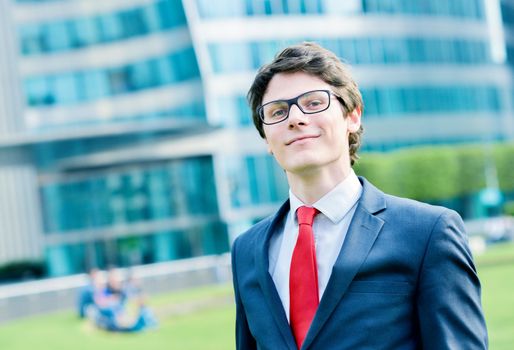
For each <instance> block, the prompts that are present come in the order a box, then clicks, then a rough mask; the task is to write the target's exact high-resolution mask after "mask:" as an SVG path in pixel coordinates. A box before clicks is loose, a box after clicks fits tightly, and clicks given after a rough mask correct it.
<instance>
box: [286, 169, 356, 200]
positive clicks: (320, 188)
mask: <svg viewBox="0 0 514 350" xmlns="http://www.w3.org/2000/svg"><path fill="white" fill-rule="evenodd" d="M350 172H351V168H350V167H348V168H342V169H341V170H340V171H336V172H334V171H331V172H327V171H325V172H323V171H315V172H312V173H302V174H294V173H289V172H287V173H286V174H287V180H288V182H289V187H290V188H291V191H292V192H293V193H294V195H295V196H296V197H298V199H300V200H301V201H302V202H303V203H304V204H307V205H312V204H314V203H315V202H316V201H318V200H319V199H320V198H321V197H323V196H324V195H325V194H327V193H328V192H330V191H331V190H332V189H334V188H335V187H336V186H337V185H339V184H340V183H341V182H342V181H343V180H344V179H346V178H347V177H348V175H349V174H350Z"/></svg>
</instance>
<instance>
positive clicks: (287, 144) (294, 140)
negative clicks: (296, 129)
mask: <svg viewBox="0 0 514 350" xmlns="http://www.w3.org/2000/svg"><path fill="white" fill-rule="evenodd" d="M318 137H319V135H302V136H298V137H295V138H293V139H292V140H289V141H288V142H286V146H289V145H291V144H293V143H295V142H297V141H302V140H306V139H315V138H318Z"/></svg>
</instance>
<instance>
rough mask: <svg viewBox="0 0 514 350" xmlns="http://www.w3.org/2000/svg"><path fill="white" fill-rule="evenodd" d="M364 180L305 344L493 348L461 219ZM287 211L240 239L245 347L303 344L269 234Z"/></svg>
mask: <svg viewBox="0 0 514 350" xmlns="http://www.w3.org/2000/svg"><path fill="white" fill-rule="evenodd" d="M360 181H361V182H362V184H363V193H362V196H361V198H360V200H359V203H358V205H357V208H356V211H355V214H354V217H353V219H352V222H351V224H350V227H349V229H348V233H347V236H346V239H345V241H344V244H343V246H342V248H341V251H340V253H339V256H338V258H337V261H336V263H335V265H334V267H333V270H332V274H331V276H330V279H329V282H328V285H327V288H326V290H325V293H324V294H323V296H322V298H321V301H320V304H319V308H318V310H317V312H316V315H315V316H314V320H313V322H312V324H311V327H310V329H309V331H308V333H307V336H306V338H305V341H304V344H303V346H302V349H324V350H325V349H330V350H331V349H352V350H355V349H373V350H376V349H395V350H400V349H405V350H406V349H429V350H442V349H452V350H456V349H466V350H472V349H486V348H487V331H486V326H485V321H484V317H483V314H482V307H481V302H480V283H479V280H478V278H477V274H476V271H475V267H474V264H473V260H472V256H471V253H470V251H469V248H468V244H467V237H466V234H465V232H464V227H463V223H462V220H461V218H460V216H459V215H458V214H457V213H455V212H454V211H451V210H449V209H446V208H442V207H435V206H430V205H427V204H423V203H419V202H416V201H412V200H408V199H403V198H398V197H394V196H390V195H386V194H384V193H383V192H381V191H379V190H378V189H377V188H375V187H374V186H373V185H371V184H370V183H369V182H367V181H366V180H365V179H363V178H360ZM288 211H289V202H286V203H285V204H284V205H283V206H282V207H281V208H280V209H279V210H278V212H277V213H276V214H275V215H273V216H271V217H269V218H267V219H264V220H263V221H261V222H259V223H257V224H256V225H254V226H253V227H252V228H250V229H249V230H248V231H247V232H245V233H244V234H242V235H241V236H239V237H238V238H237V239H236V241H235V242H234V245H233V248H232V271H233V279H234V290H235V298H236V309H237V315H236V319H237V320H236V344H237V349H245V350H249V349H270V350H278V349H296V345H295V341H294V337H293V334H292V332H291V329H290V327H289V324H288V321H287V318H286V314H285V312H284V308H283V307H282V303H281V301H280V297H279V295H278V293H277V290H276V289H275V285H274V283H273V280H272V278H271V276H270V274H269V273H268V247H269V241H270V237H271V235H273V234H274V233H276V232H277V229H276V228H277V226H279V225H280V223H281V222H282V221H283V220H284V218H285V216H286V215H287V213H288Z"/></svg>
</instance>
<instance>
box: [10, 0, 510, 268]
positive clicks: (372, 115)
mask: <svg viewBox="0 0 514 350" xmlns="http://www.w3.org/2000/svg"><path fill="white" fill-rule="evenodd" d="M61 1H62V0H61ZM191 1H194V2H195V5H196V6H191V7H189V6H188V7H186V10H188V11H191V9H194V10H197V11H198V13H194V14H191V13H187V11H185V9H184V8H183V7H182V6H183V1H179V0H154V1H146V0H145V1H143V0H142V1H134V2H130V3H127V4H124V3H123V2H118V3H117V5H116V6H114V7H113V8H114V9H113V10H110V11H108V10H106V7H102V6H99V5H94V3H96V2H88V6H91V8H93V10H88V12H87V13H88V14H87V15H81V16H77V12H76V11H75V12H73V11H71V13H72V15H66V11H64V13H57V14H56V15H55V18H53V19H52V17H51V16H49V15H48V14H47V15H45V16H42V17H41V18H42V19H40V17H38V16H36V15H34V16H32V15H30V14H29V15H26V16H18V17H19V18H22V17H23V19H22V20H20V23H18V25H17V28H14V30H13V32H15V33H16V34H17V36H18V42H19V44H18V48H19V58H20V60H21V61H22V63H23V64H22V66H23V67H22V68H23V69H20V71H21V72H22V73H21V81H22V82H23V88H24V91H23V92H24V99H25V103H26V107H27V109H26V110H27V113H26V115H24V116H23V117H24V118H25V120H24V121H23V122H24V123H25V124H27V125H30V120H31V119H30V118H31V117H34V115H37V118H39V119H38V120H37V122H38V123H36V124H37V125H36V124H34V125H35V126H31V127H27V130H28V131H29V132H30V133H33V134H35V135H38V133H40V135H44V136H46V135H53V134H52V133H57V135H58V137H55V139H52V137H51V136H49V137H47V138H44V137H43V138H42V140H41V141H38V142H33V143H31V144H30V145H29V146H28V147H30V148H31V150H32V155H33V163H34V167H35V168H36V169H37V171H38V173H39V175H40V178H39V183H38V186H39V194H40V199H41V211H42V214H43V215H42V216H43V227H42V235H43V236H44V239H45V242H46V243H45V248H44V251H45V258H46V261H47V265H48V268H49V273H50V275H54V276H58V275H66V274H70V273H77V272H83V271H84V270H85V269H87V268H89V267H91V266H99V267H106V266H108V265H111V264H115V265H119V266H130V265H133V264H144V263H154V262H160V261H168V260H173V259H180V258H187V257H192V256H198V255H203V254H219V253H224V252H227V251H228V249H229V243H230V242H229V241H230V239H229V237H232V236H231V233H232V232H233V230H235V229H234V228H236V229H237V230H238V232H239V231H240V228H242V227H244V226H245V225H246V224H248V223H252V222H255V220H257V219H258V218H260V217H262V216H265V215H267V214H268V213H269V212H270V210H271V209H270V208H275V207H276V206H278V205H279V204H280V203H281V202H282V201H283V200H284V198H286V197H287V195H288V186H287V182H286V179H285V174H284V172H283V170H282V169H281V168H280V167H279V166H278V165H277V163H276V162H275V161H274V159H273V158H272V157H271V156H270V155H268V154H267V153H265V147H264V146H263V147H261V148H258V146H256V145H253V144H252V143H253V142H255V143H257V142H258V141H260V140H258V136H256V139H255V140H250V139H248V140H247V139H246V135H247V134H245V132H246V131H248V129H250V128H253V126H252V120H251V113H250V110H249V108H248V105H247V102H246V97H245V95H246V92H247V89H248V85H249V83H248V84H247V82H249V81H250V79H251V77H252V76H253V75H254V73H255V71H256V70H257V69H258V68H259V67H260V66H261V65H263V64H265V63H267V62H269V61H270V60H271V59H272V58H273V57H274V55H275V54H276V53H277V52H278V51H279V50H280V49H281V48H283V47H284V46H286V45H289V44H293V43H298V42H302V41H309V40H310V41H316V42H318V43H319V44H321V45H322V46H324V47H326V48H328V49H330V50H332V51H333V52H335V53H336V54H337V55H338V56H339V57H340V58H342V59H343V60H344V61H346V62H348V63H349V64H351V65H352V67H353V68H352V69H355V71H356V73H357V74H356V77H358V78H361V77H364V79H362V81H363V83H361V81H360V80H359V86H360V90H361V91H362V95H363V98H364V105H365V108H364V110H365V112H364V118H365V119H364V120H365V126H366V120H369V122H370V124H373V125H375V126H377V125H378V128H380V126H381V125H386V124H385V123H392V124H394V125H400V126H403V125H404V124H402V121H407V120H408V123H405V124H410V125H414V124H415V122H416V119H418V118H419V119H422V118H424V120H427V119H428V118H430V117H431V116H435V117H436V118H434V119H437V120H439V121H440V120H445V121H447V122H448V124H452V122H454V121H461V120H463V118H465V117H466V116H467V115H469V116H471V118H475V119H480V118H482V120H481V122H483V120H486V121H487V122H488V123H487V125H492V124H495V123H497V124H500V122H503V121H500V119H501V118H505V115H506V113H505V109H506V108H507V107H506V106H508V105H513V103H510V104H509V103H507V102H508V101H505V96H511V97H512V99H513V100H514V96H513V93H512V90H510V92H508V93H505V88H506V87H505V85H502V83H501V81H503V80H502V79H496V80H495V78H494V77H489V76H487V75H486V74H483V75H481V76H480V74H482V73H480V72H485V71H486V68H488V67H497V65H496V63H494V62H493V59H492V55H491V44H490V39H489V37H488V36H487V35H484V34H483V33H484V32H486V31H487V23H486V22H487V16H486V14H485V10H484V5H483V4H484V2H483V0H452V1H448V0H348V1H339V0H264V1H263V0H242V1H241V0H220V1H211V0H191ZM62 2H63V4H64V3H65V4H66V7H67V8H68V9H69V6H72V5H70V4H71V2H68V1H62ZM14 3H18V4H19V5H18V6H20V8H21V7H23V8H31V6H33V7H32V9H36V8H39V7H44V6H49V7H52V6H55V4H56V3H58V1H57V0H46V1H45V0H16V1H13V4H14ZM14 6H16V5H14ZM95 6H98V8H96V10H95ZM53 8H54V9H55V8H56V7H53ZM502 10H503V21H504V23H505V26H506V28H511V29H512V30H514V17H513V13H514V7H513V5H512V2H511V1H509V2H507V1H505V2H502ZM191 16H193V18H195V19H199V23H198V21H190V20H189V19H190V18H191ZM286 16H291V17H292V18H293V19H292V20H291V23H292V24H293V27H294V24H295V23H296V24H297V25H301V21H298V22H295V19H296V20H298V19H303V18H307V17H308V18H309V20H313V21H316V20H319V22H318V23H319V24H320V25H319V27H318V26H316V25H314V26H313V28H309V32H308V33H309V35H304V34H301V33H305V30H300V29H302V28H298V29H299V30H298V32H295V28H289V27H288V28H287V30H284V31H283V32H282V31H281V32H280V33H278V32H277V34H276V38H274V37H273V33H272V31H269V30H268V29H269V28H263V27H261V26H262V25H263V23H265V24H269V25H270V26H271V27H273V28H275V26H276V28H280V24H281V21H282V20H284V19H285V18H286ZM18 17H17V18H18ZM250 17H251V18H250ZM328 17H330V18H331V20H333V19H334V18H336V19H337V20H338V21H339V20H340V21H341V23H343V22H344V21H345V20H346V19H348V18H351V20H352V21H355V23H358V24H359V25H362V33H361V32H358V33H357V34H356V35H354V34H353V33H347V32H343V31H342V29H341V28H339V29H337V30H338V32H339V33H341V35H340V36H338V35H337V31H335V32H331V31H330V32H329V31H327V30H326V28H323V26H322V24H323V23H324V19H325V18H328ZM384 18H386V19H388V20H391V21H395V26H394V27H395V30H394V31H391V32H390V31H389V29H390V28H384V30H383V31H381V30H378V29H380V28H378V29H377V28H375V27H374V24H375V22H373V20H377V26H380V25H384V23H386V22H387V21H383V19H384ZM418 18H419V19H422V20H423V21H424V22H423V23H425V24H426V23H429V22H428V21H429V20H430V19H431V18H433V19H436V20H441V21H442V22H444V24H446V25H448V28H453V29H458V28H459V26H460V24H461V23H462V24H463V25H465V26H466V28H471V30H470V32H469V33H468V32H464V31H460V32H459V31H457V32H458V33H453V32H452V31H449V32H448V33H444V35H440V31H432V30H431V28H428V27H426V28H421V29H420V28H416V30H411V29H412V28H409V27H408V25H412V23H414V22H416V21H417V19H418ZM227 19H229V20H227ZM232 19H234V20H235V21H231V20H232ZM238 19H242V20H246V21H243V22H244V25H243V26H241V23H242V22H241V21H238ZM380 20H382V21H380ZM217 21H218V22H217ZM401 21H405V23H402V22H401ZM232 22H233V23H232ZM217 23H219V24H220V27H223V28H226V29H227V30H226V32H224V33H223V32H221V31H220V32H217V26H216V24H217ZM288 23H289V22H288ZM332 23H336V22H332ZM398 23H399V25H398V26H397V25H396V24H398ZM370 24H371V26H370ZM404 24H405V30H404V32H402V30H401V29H402V25H404ZM203 25H206V28H211V29H212V33H211V32H209V33H206V32H205V27H204V26H203ZM359 25H357V26H356V27H355V28H357V30H358V28H360V27H359ZM195 26H196V27H195ZM355 28H353V27H352V30H356V29H355ZM239 30H241V31H242V32H245V33H246V32H247V33H248V38H246V37H241V36H240V35H239V32H238V31H239ZM0 34H1V33H0ZM192 34H194V35H192ZM147 38H148V39H151V40H146V39H147ZM150 42H152V44H150ZM156 42H157V43H160V44H158V45H164V48H162V47H160V48H159V50H157V49H155V47H154V46H155V43H156ZM509 43H510V44H509ZM136 44H137V45H136ZM152 45H153V46H152ZM135 46H137V50H134V47H135ZM506 47H507V54H508V60H509V61H510V62H511V63H512V64H514V59H513V57H514V48H513V46H512V40H510V41H509V40H507V45H506ZM103 49H109V50H111V52H116V56H118V55H119V57H116V59H115V60H114V59H112V57H106V56H108V55H102V52H103V51H102V50H103ZM124 50H126V51H124ZM199 53H201V54H199ZM89 55H93V56H95V55H96V56H95V59H97V61H95V64H89V63H88V62H87V58H88V57H90V56H89ZM74 57H78V58H80V59H79V60H77V62H71V63H70V62H69V61H70V58H71V59H73V58H74ZM38 62H42V63H41V66H38ZM47 62H50V63H52V64H50V65H49V66H51V67H50V68H48V69H46V67H45V63H47ZM56 62H57V63H62V64H56ZM102 62H103V63H102ZM72 63H73V64H72ZM440 67H443V69H444V72H445V73H446V74H448V75H449V76H448V77H443V78H441V77H440V76H439V77H438V78H437V79H432V77H433V76H436V75H438V73H439V71H438V70H439V68H440ZM200 68H201V69H200ZM477 68H478V69H477ZM393 70H394V71H393ZM391 71H393V73H396V72H399V74H398V75H401V79H398V80H395V78H397V77H396V76H395V74H392V73H391ZM454 71H455V72H457V73H458V74H455V77H454V76H453V72H454ZM476 71H480V72H479V73H476ZM384 72H385V73H387V74H384ZM420 72H421V73H422V74H420V75H419V76H416V74H419V73H420ZM467 73H469V74H467ZM467 75H469V76H472V78H470V79H467V78H468V77H467ZM492 75H494V74H492ZM243 82H244V83H243ZM245 84H246V85H245ZM168 99H169V100H170V101H171V100H173V101H172V103H171V102H170V103H168ZM132 101H136V102H134V103H131V102H132ZM205 101H207V102H205ZM140 104H141V105H143V107H141V108H139V107H140V106H139V105H140ZM106 111H107V112H106ZM0 117H1V116H0ZM45 118H48V120H46V119H45ZM52 118H53V119H52ZM190 122H195V123H197V124H196V125H201V126H203V127H204V128H207V127H212V126H215V127H222V128H226V129H227V130H229V131H231V132H233V134H234V135H235V137H234V139H235V140H237V142H241V143H244V144H241V146H242V147H241V150H239V149H237V148H238V146H239V144H238V143H234V144H235V145H237V146H235V147H234V148H235V149H227V150H226V151H227V154H224V153H223V154H221V153H222V152H219V151H217V148H216V147H213V150H209V148H208V147H205V148H202V147H204V146H203V145H202V146H198V147H199V149H194V146H188V147H190V148H191V149H193V150H192V151H191V150H190V151H187V149H188V147H184V149H186V151H184V150H182V149H181V147H179V146H178V145H179V144H180V139H179V137H186V136H188V135H189V134H194V133H195V132H196V129H195V128H194V127H189V129H188V126H187V125H190V124H188V123H190ZM382 122H383V123H384V124H380V123H382ZM209 123H211V124H209ZM191 124H192V123H191ZM454 124H457V122H454ZM485 124H486V123H484V125H485ZM507 124H508V123H504V125H507ZM127 125H129V126H131V127H132V128H129V129H128V130H129V131H122V127H126V126H127ZM148 125H153V126H152V128H150V129H146V128H147V127H148ZM169 125H177V127H176V128H175V129H174V127H170V126H169ZM104 126H108V127H109V128H110V129H109V130H110V131H103V130H102V132H100V133H98V134H95V131H94V130H101V128H102V127H104ZM139 126H141V129H140V130H139V129H138V127H139ZM437 127H438V125H435V124H434V129H436V128H437ZM439 127H440V128H446V127H447V125H446V124H445V125H443V126H441V125H439ZM465 127H466V125H462V129H463V130H464V129H465ZM118 128H119V129H118ZM384 129H386V128H384ZM391 129H392V128H389V129H386V130H387V132H391ZM77 130H79V131H89V132H90V133H91V134H90V135H89V136H87V135H82V134H80V132H77ZM91 130H93V131H91ZM123 130H125V129H123ZM68 131H69V133H67V132H68ZM430 131H431V130H426V135H424V136H423V137H420V138H419V140H418V139H413V138H408V137H404V138H402V137H399V135H400V136H402V135H401V134H404V135H408V134H409V130H400V131H399V132H397V133H396V134H395V135H388V134H387V135H385V136H384V135H383V134H384V133H383V132H382V130H379V132H376V134H378V133H381V135H380V137H378V138H377V139H367V138H366V137H367V135H366V134H365V142H364V145H363V147H362V149H363V151H388V150H392V149H396V148H400V147H409V146H414V145H420V144H427V143H428V144H439V143H462V142H476V141H480V140H483V139H484V138H483V137H484V136H483V135H484V134H485V133H486V131H482V130H480V132H481V134H480V135H477V134H473V133H472V132H466V131H465V130H464V131H462V130H460V129H459V130H458V132H454V133H451V132H448V133H442V135H443V136H441V134H431V133H430ZM445 131H446V130H445ZM487 132H488V134H487V137H488V139H489V140H498V139H503V138H504V137H505V135H504V134H502V130H500V129H499V128H498V129H497V130H489V131H487ZM75 133H77V134H75ZM255 134H256V133H255ZM370 134H372V133H370ZM63 135H64V136H63ZM241 135H243V137H241ZM237 137H239V139H238V138H237ZM173 141H177V142H175V143H173ZM167 142H169V145H167V146H166V143H167ZM185 142H186V141H185ZM196 142H198V143H199V144H201V143H202V140H200V141H198V140H197V141H196ZM177 149H179V150H178V151H177ZM141 150H145V151H144V152H146V153H144V152H142V151H141ZM181 152H182V153H181ZM188 152H189V153H188ZM131 153H134V155H131ZM118 157H119V158H118ZM120 159H121V160H120ZM70 164H71V165H70ZM0 200H1V198H0Z"/></svg>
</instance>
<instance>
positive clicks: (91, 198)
mask: <svg viewBox="0 0 514 350" xmlns="http://www.w3.org/2000/svg"><path fill="white" fill-rule="evenodd" d="M199 183H202V186H198V184H199ZM92 194H94V195H92ZM41 198H42V201H43V209H44V219H45V222H44V224H45V233H46V234H47V235H50V236H52V237H54V238H53V239H54V240H56V241H59V236H60V237H62V239H63V240H64V241H66V239H68V237H70V235H75V236H77V235H80V236H81V237H82V239H83V240H84V241H85V242H84V243H78V244H68V243H62V244H58V243H56V244H51V245H50V246H49V247H48V248H47V251H46V252H47V258H48V260H49V267H50V269H51V270H52V273H54V274H62V273H76V272H81V271H83V270H84V269H85V268H86V267H87V265H89V266H93V265H94V266H101V267H106V266H107V265H108V264H116V265H122V266H128V265H131V264H134V263H138V264H141V263H152V262H158V261H165V260H171V259H178V258H186V257H192V256H197V255H203V254H219V253H222V252H225V251H226V250H227V249H228V241H227V236H226V234H225V229H224V225H223V224H222V223H221V222H220V221H219V219H218V215H217V214H218V207H217V199H216V186H215V182H214V174H213V165H212V159H211V158H210V157H200V158H190V159H186V160H173V161H167V162H160V163H158V164H152V165H147V166H140V165H134V166H131V167H128V168H127V167H121V168H116V167H113V168H111V169H108V170H107V171H105V170H104V171H94V170H93V171H89V172H87V173H81V174H80V175H79V176H74V175H73V174H70V175H68V176H67V178H66V179H64V180H63V179H60V180H58V181H55V182H53V183H51V182H50V183H45V184H43V185H42V186H41ZM183 222H186V223H187V225H186V226H185V227H182V228H181V229H179V230H177V227H180V226H184V224H183ZM120 227H121V230H122V231H123V230H127V229H126V228H127V227H128V228H129V229H128V232H127V233H128V235H127V233H126V234H124V235H123V236H121V237H116V234H115V233H116V232H118V231H119V230H120ZM98 230H100V231H103V232H106V233H105V235H107V238H106V239H101V240H98V239H92V240H90V239H88V236H90V235H94V234H95V232H98ZM112 235H114V237H110V236H112ZM56 236H57V238H56ZM109 244H110V245H114V246H115V247H116V249H115V251H109V249H107V248H106V247H105V246H106V245H109ZM92 249H93V250H94V251H93V252H91V250H92ZM88 250H89V252H88ZM86 253H87V254H89V255H88V256H87V257H86V256H85V254H86ZM134 255H135V256H136V257H137V259H136V260H137V261H130V258H131V256H134ZM132 258H133V257H132Z"/></svg>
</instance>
